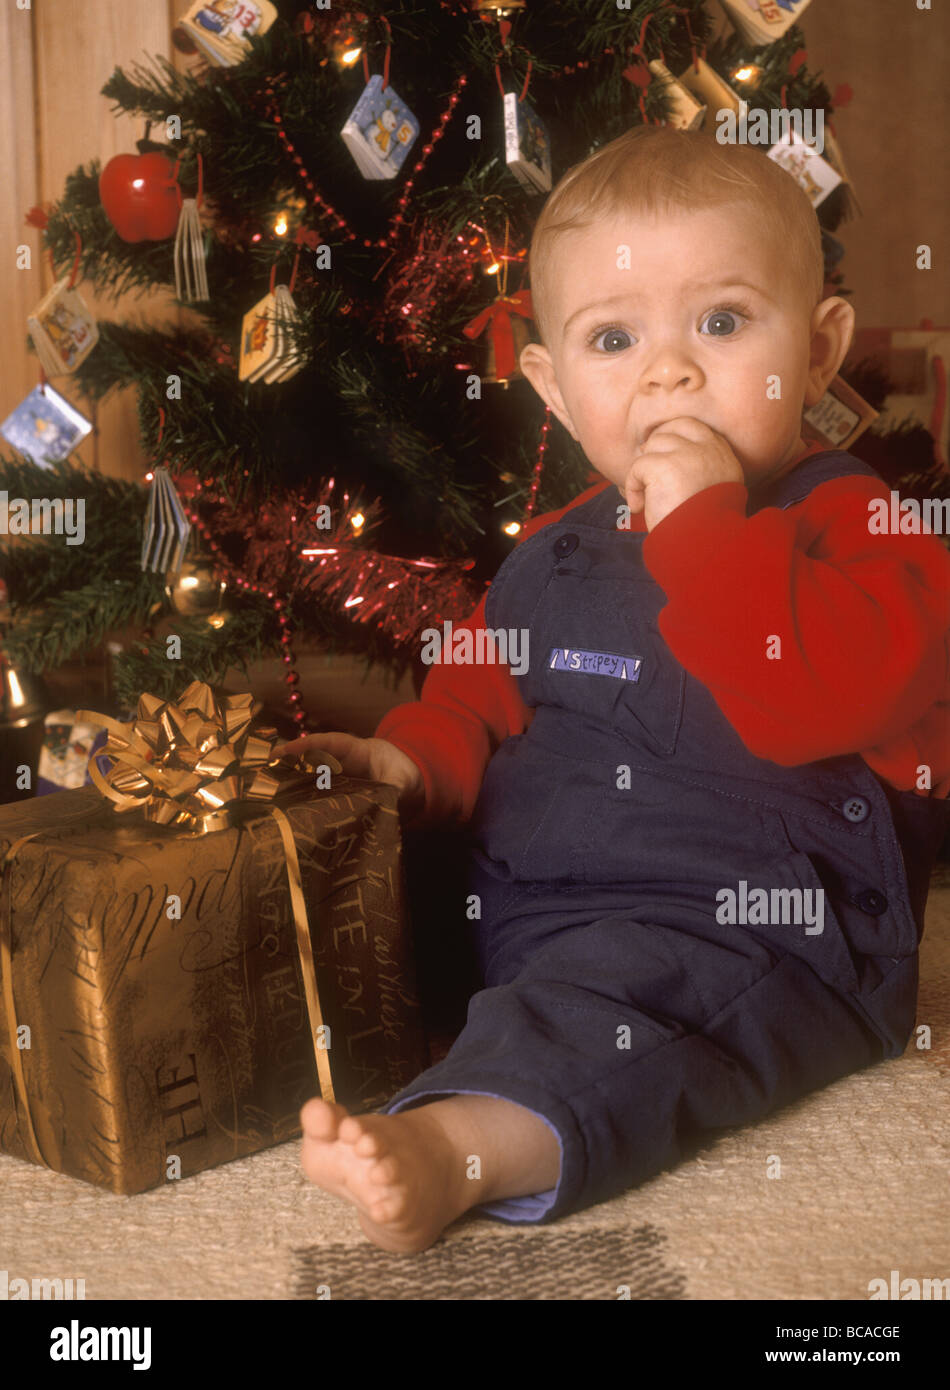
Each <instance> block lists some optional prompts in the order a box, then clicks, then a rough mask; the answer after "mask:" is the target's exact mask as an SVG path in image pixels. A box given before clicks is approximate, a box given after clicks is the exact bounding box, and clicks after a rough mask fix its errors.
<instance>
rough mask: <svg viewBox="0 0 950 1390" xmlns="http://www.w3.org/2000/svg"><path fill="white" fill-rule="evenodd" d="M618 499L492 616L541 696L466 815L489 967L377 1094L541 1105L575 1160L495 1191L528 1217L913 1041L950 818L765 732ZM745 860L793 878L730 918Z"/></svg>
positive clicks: (769, 878)
mask: <svg viewBox="0 0 950 1390" xmlns="http://www.w3.org/2000/svg"><path fill="white" fill-rule="evenodd" d="M849 474H870V475H871V476H875V475H874V473H873V470H872V469H870V468H869V467H867V466H866V465H865V464H863V463H862V462H861V461H860V460H858V459H856V458H854V457H852V456H851V455H849V454H846V453H841V452H829V453H824V454H816V455H812V456H811V457H810V458H807V459H806V460H805V461H804V462H803V463H802V464H800V465H799V466H798V468H796V469H794V470H793V471H792V472H791V473H790V474H788V475H786V476H785V477H784V478H781V479H778V480H777V481H776V482H775V483H774V484H772V485H771V487H768V486H766V488H765V489H763V490H762V491H761V492H760V493H759V494H758V495H756V494H752V495H750V502H749V513H750V514H751V513H752V512H753V511H756V510H758V509H759V508H760V507H762V506H777V507H788V506H791V505H792V504H793V503H795V502H797V501H800V500H801V499H803V498H804V497H806V496H807V495H808V493H809V492H811V491H812V489H813V488H814V487H816V486H817V485H818V484H819V483H822V482H825V481H827V480H829V479H831V478H836V477H841V476H845V475H849ZM622 501H623V498H622V495H621V493H620V492H619V490H618V489H617V488H615V487H608V488H606V489H605V490H604V491H603V492H602V493H600V494H599V495H597V496H596V497H594V498H593V499H591V500H590V501H588V502H586V503H584V504H583V505H582V506H580V507H577V508H575V509H573V510H571V511H570V512H568V513H567V514H566V515H565V516H564V517H562V518H561V520H560V522H558V523H556V524H553V525H551V526H547V527H544V528H542V530H541V531H540V532H538V533H537V534H535V535H534V536H532V537H531V538H529V539H528V540H527V541H525V542H523V544H522V545H520V546H519V547H518V548H517V549H516V550H514V551H513V552H512V554H511V555H510V556H509V557H508V558H507V560H506V561H505V562H504V564H503V565H502V566H501V569H500V570H499V572H498V574H497V576H496V578H495V580H494V582H493V584H492V586H491V589H490V591H489V595H488V601H487V606H486V618H487V623H486V626H488V627H490V628H493V629H496V630H497V629H502V628H504V629H508V628H526V629H528V630H529V632H530V641H529V656H530V662H529V668H528V670H527V672H526V673H525V674H524V675H522V676H519V677H517V679H518V681H519V684H520V690H521V695H522V698H523V699H524V701H525V703H526V704H527V705H528V706H529V707H534V709H535V714H534V719H533V721H532V723H531V724H530V726H529V728H528V730H527V732H526V733H524V734H520V735H518V736H516V737H512V738H508V739H506V740H505V741H504V743H502V744H501V746H500V747H499V748H498V750H497V751H496V753H495V754H494V756H493V757H492V759H491V761H490V763H489V765H488V768H487V770H486V774H485V778H484V781H483V784H482V788H481V793H480V795H479V798H478V801H477V804H476V806H475V809H474V813H473V817H472V820H471V822H470V826H469V831H468V833H469V837H470V842H471V850H470V873H469V877H468V882H467V883H466V884H465V885H464V893H465V894H466V895H467V894H471V893H477V894H478V895H479V897H480V901H481V919H480V920H479V921H477V922H474V923H472V924H471V926H472V928H473V930H474V931H475V933H476V951H477V955H478V960H479V964H480V967H481V970H482V974H483V978H484V982H485V988H484V989H483V990H481V991H480V992H479V993H477V994H475V995H474V996H473V997H472V999H471V1001H470V1004H469V1010H468V1019H467V1022H466V1025H465V1027H464V1029H463V1030H462V1032H461V1033H460V1035H459V1036H458V1038H457V1040H456V1042H455V1044H454V1046H453V1047H452V1049H451V1051H450V1052H449V1054H448V1055H447V1056H446V1057H445V1058H444V1060H443V1061H441V1062H440V1063H438V1064H437V1065H435V1066H433V1067H430V1068H429V1069H428V1070H427V1071H425V1072H424V1073H423V1074H422V1075H421V1076H420V1077H418V1078H417V1079H416V1080H415V1081H413V1082H412V1083H411V1084H410V1085H409V1086H407V1087H406V1088H404V1089H403V1090H402V1091H400V1092H399V1094H398V1095H397V1096H396V1097H394V1099H393V1100H392V1101H390V1103H389V1104H388V1105H387V1106H386V1107H385V1110H386V1111H389V1112H392V1111H396V1110H400V1109H403V1108H404V1107H406V1106H408V1105H411V1104H417V1103H418V1102H419V1101H420V1100H421V1099H422V1098H427V1099H434V1098H435V1097H436V1096H437V1095H444V1094H448V1093H464V1092H468V1093H474V1094H484V1095H494V1096H502V1097H505V1098H506V1099H508V1100H512V1101H515V1102H517V1103H518V1104H520V1105H523V1106H526V1107H527V1108H528V1109H529V1110H532V1111H533V1112H535V1114H537V1115H540V1116H541V1117H543V1118H544V1119H545V1120H546V1121H547V1122H548V1124H549V1125H551V1127H552V1128H553V1129H554V1131H555V1132H556V1134H557V1136H558V1139H559V1141H560V1148H561V1169H560V1177H559V1180H558V1184H557V1187H556V1188H555V1189H552V1190H551V1191H550V1192H547V1193H539V1194H537V1195H536V1196H531V1197H523V1198H514V1199H511V1200H509V1201H505V1202H498V1203H488V1204H485V1205H483V1206H482V1207H481V1208H480V1210H484V1211H487V1212H488V1213H490V1214H492V1215H495V1216H498V1217H501V1218H503V1219H505V1220H508V1221H535V1222H536V1221H541V1220H543V1221H549V1220H552V1219H554V1218H556V1217H558V1216H562V1215H564V1214H566V1213H568V1212H572V1211H577V1210H579V1209H581V1208H583V1207H587V1206H590V1205H592V1204H593V1203H595V1202H600V1201H603V1200H604V1199H606V1198H608V1197H611V1196H614V1195H616V1194H617V1193H619V1192H621V1191H623V1190H624V1189H626V1188H628V1187H630V1186H632V1185H634V1184H637V1183H639V1182H642V1181H644V1180H645V1179H647V1178H649V1177H651V1176H653V1175H655V1174H656V1173H658V1172H660V1171H662V1170H663V1169H665V1168H668V1167H669V1166H670V1165H672V1164H673V1163H675V1162H676V1161H677V1160H678V1159H680V1158H681V1157H684V1156H686V1155H687V1154H688V1153H690V1152H695V1150H696V1149H697V1148H698V1147H700V1146H701V1145H702V1144H703V1143H704V1142H707V1143H708V1142H709V1141H710V1140H711V1139H712V1138H713V1137H714V1134H713V1133H712V1132H713V1131H715V1130H716V1129H718V1128H721V1127H726V1126H735V1125H744V1124H748V1123H750V1122H752V1121H755V1120H757V1119H759V1118H760V1117H762V1116H764V1115H766V1114H767V1113H769V1112H770V1111H772V1110H774V1109H775V1108H776V1107H778V1106H781V1105H785V1104H787V1103H789V1102H791V1101H793V1100H795V1099H796V1098H798V1097H800V1096H802V1095H804V1094H806V1093H808V1092H809V1091H812V1090H814V1089H816V1088H818V1087H821V1086H824V1085H827V1084H828V1083H830V1082H831V1081H834V1080H836V1079H837V1078H839V1077H842V1076H845V1075H847V1074H848V1073H850V1072H853V1071H856V1070H858V1069H859V1068H862V1067H865V1066H868V1065H869V1064H871V1063H874V1062H877V1061H880V1060H881V1059H882V1058H887V1057H896V1056H899V1055H900V1054H901V1052H902V1051H903V1050H904V1048H905V1046H906V1044H907V1041H908V1039H909V1037H910V1034H911V1031H912V1029H913V1025H914V1021H915V1009H916V1001H917V947H918V941H919V937H920V935H921V932H922V929H923V909H924V904H925V901H926V894H927V887H928V880H929V874H930V870H931V867H932V864H933V861H934V857H935V855H936V851H937V848H938V847H939V844H940V842H941V840H942V838H943V835H944V833H945V831H946V827H947V810H948V804H950V803H948V802H947V801H946V800H941V801H937V800H935V799H933V798H926V797H921V796H917V795H915V794H914V793H913V792H897V791H894V790H893V789H892V788H889V787H887V786H886V785H885V784H884V783H883V781H881V780H879V779H878V778H877V776H876V775H875V774H874V773H873V772H872V771H871V770H870V769H869V768H868V766H867V764H866V763H865V762H864V761H863V759H862V758H860V757H859V756H857V755H856V754H854V755H848V756H842V757H836V758H829V759H822V760H821V761H817V762H813V763H808V764H804V765H802V766H798V767H782V766H780V765H779V764H777V763H774V762H771V761H769V760H768V759H764V758H757V757H754V756H753V755H752V754H751V753H750V752H749V751H748V749H747V748H746V747H745V745H744V744H743V743H742V740H741V739H740V738H739V735H738V734H737V733H736V731H735V730H734V729H733V728H732V726H731V724H730V723H729V722H728V720H727V719H726V717H725V715H724V714H723V713H722V712H721V711H720V709H719V707H718V706H717V705H716V703H715V701H714V700H713V698H712V695H711V694H710V693H709V691H708V690H707V689H706V687H705V686H703V685H702V684H701V683H700V682H699V681H697V680H695V679H694V678H693V677H692V676H690V675H689V674H688V673H687V672H686V671H685V669H684V668H683V667H682V666H681V665H680V664H679V662H678V661H677V660H676V659H675V657H674V656H673V655H672V653H671V652H670V650H669V648H668V647H667V646H666V643H665V642H664V640H663V638H662V636H661V635H660V632H659V629H658V627H657V616H658V614H659V612H660V609H661V608H662V607H663V606H664V603H665V601H666V600H665V596H664V594H663V591H662V589H660V587H659V586H658V585H657V584H656V583H655V582H654V581H653V579H652V578H651V576H650V574H649V572H648V570H647V569H646V567H645V566H644V563H643V559H642V548H643V540H644V538H645V536H644V534H637V533H633V532H631V531H625V530H618V528H617V508H618V505H619V504H620V503H621V502H622ZM763 640H764V639H763ZM584 654H586V656H585V655H584ZM597 654H607V656H608V658H616V660H613V661H611V660H608V661H606V662H604V661H603V659H602V655H601V656H600V657H598V655H597ZM585 667H586V669H584V668H585ZM608 671H609V672H612V674H605V673H604V672H608ZM859 695H860V692H856V698H859ZM742 883H745V885H746V888H745V890H744V892H745V894H746V901H747V902H748V899H749V897H750V895H752V894H753V890H755V889H757V888H758V889H764V890H766V893H767V894H769V897H768V902H769V904H770V906H771V904H772V903H773V898H772V896H771V895H772V893H773V890H801V891H799V892H798V893H797V894H795V893H794V892H791V893H788V892H786V893H785V894H782V893H781V892H780V891H779V893H778V896H777V898H776V899H775V902H776V907H775V908H774V910H772V911H770V913H769V916H768V920H767V921H766V922H764V923H760V922H759V920H758V918H759V917H761V915H762V914H761V912H758V913H756V912H755V911H749V910H748V908H746V909H745V917H747V918H748V921H745V920H740V921H736V920H735V918H736V915H737V914H738V913H739V912H740V911H741V910H742V909H740V908H739V906H738V904H739V902H740V895H741V894H742V892H743V889H742V888H741V885H742ZM720 890H731V891H732V892H733V893H734V894H735V899H734V901H735V903H736V904H737V906H736V913H735V914H733V918H732V920H731V921H729V920H728V913H725V917H726V920H722V919H723V917H724V909H723V908H722V903H723V902H724V901H726V899H724V898H723V897H721V896H720ZM808 890H810V892H809V891H808ZM818 890H821V891H822V892H823V893H824V899H823V914H822V916H821V917H820V918H819V917H818V916H817V914H816V912H815V905H816V904H817V903H818V902H819V901H820V900H819V898H818V897H816V893H817V891H818ZM759 896H760V897H761V895H759ZM796 902H797V903H799V904H800V905H802V911H805V910H806V908H805V905H807V904H809V903H810V904H811V906H812V916H811V918H810V921H811V925H810V926H809V925H808V922H806V921H805V920H804V918H803V916H802V912H799V913H797V914H796V911H795V909H794V906H793V905H794V904H795V903H796ZM779 903H782V904H783V906H782V907H781V910H779V908H778V904H779ZM463 904H464V897H463V898H462V901H461V902H460V903H459V905H458V915H456V911H455V910H454V908H455V905H453V904H446V908H447V911H446V930H455V929H456V928H455V927H454V926H453V925H452V923H453V922H457V921H458V920H459V918H460V916H461V915H462V911H463ZM785 904H787V906H785ZM796 915H797V916H798V920H797V921H796V920H795V918H796ZM753 919H755V920H753Z"/></svg>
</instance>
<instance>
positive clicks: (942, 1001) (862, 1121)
mask: <svg viewBox="0 0 950 1390" xmlns="http://www.w3.org/2000/svg"><path fill="white" fill-rule="evenodd" d="M918 1020H919V1022H920V1023H926V1024H929V1025H930V1027H931V1029H932V1033H933V1046H932V1049H931V1050H930V1051H918V1050H916V1048H915V1047H914V1045H913V1043H912V1044H911V1047H909V1048H908V1050H907V1053H906V1054H905V1056H904V1057H902V1058H901V1059H899V1060H897V1061H891V1062H885V1063H882V1064H881V1065H879V1066H877V1067H873V1068H871V1069H869V1070H867V1071H865V1072H862V1073H859V1074H858V1075H856V1076H853V1077H848V1078H846V1079H845V1080H844V1081H840V1082H837V1083H836V1084H835V1085H833V1086H830V1087H829V1088H827V1089H826V1090H825V1091H823V1092H820V1093H819V1094H817V1095H814V1096H811V1097H809V1098H808V1099H806V1100H804V1101H800V1102H798V1103H796V1104H795V1105H793V1106H790V1107H789V1108H788V1109H787V1110H785V1111H783V1112H781V1113H780V1114H778V1115H776V1116H775V1117H773V1118H772V1119H770V1120H768V1121H765V1122H763V1123H761V1124H758V1125H755V1126H753V1127H750V1128H748V1129H743V1130H737V1131H733V1132H731V1133H729V1134H728V1135H727V1136H725V1137H723V1138H721V1139H720V1140H719V1141H718V1142H716V1143H715V1144H713V1145H711V1146H710V1147H709V1148H708V1149H706V1150H704V1152H703V1153H702V1155H701V1156H700V1157H697V1158H695V1159H692V1160H690V1161H688V1162H686V1163H683V1164H682V1165H681V1166H680V1167H678V1168H677V1169H675V1170H674V1171H672V1172H669V1173H665V1174H663V1175H662V1176H660V1177H658V1178H656V1179H654V1180H652V1181H651V1182H649V1183H647V1184H645V1185H644V1186H643V1187H641V1188H639V1189H637V1190H635V1191H631V1192H629V1193H626V1194H625V1195H624V1196H622V1197H620V1198H617V1199H616V1200H614V1201H612V1202H608V1203H605V1204H603V1205H601V1206H599V1207H595V1208H593V1209H591V1210H589V1211H586V1212H583V1213H581V1214H580V1215H579V1216H575V1217H569V1218H567V1219H565V1220H563V1221H561V1222H559V1223H557V1224H556V1225H554V1226H550V1227H534V1228H532V1227H524V1226H522V1227H512V1226H507V1225H504V1224H503V1223H501V1222H497V1221H494V1220H492V1219H490V1218H488V1217H482V1216H469V1217H468V1218H466V1219H465V1220H464V1221H462V1222H460V1223H459V1224H458V1226H456V1227H455V1228H453V1229H452V1231H451V1232H450V1233H449V1234H448V1235H447V1236H446V1237H445V1238H444V1239H443V1240H442V1241H440V1242H439V1244H438V1245H436V1246H435V1247H434V1248H433V1249H431V1250H429V1251H427V1252H426V1253H425V1254H423V1255H415V1256H396V1255H388V1254H385V1253H383V1252H382V1251H379V1250H377V1249H375V1247H373V1246H370V1245H369V1244H367V1242H366V1241H365V1240H364V1239H363V1236H362V1234H361V1232H360V1230H359V1227H358V1226H357V1224H356V1220H355V1218H354V1216H353V1214H352V1213H351V1210H350V1209H349V1207H347V1206H346V1205H345V1204H344V1203H342V1202H339V1201H337V1200H336V1199H335V1198H332V1197H329V1196H327V1195H325V1194H324V1193H322V1192H320V1191H319V1190H317V1189H315V1188H314V1187H312V1186H311V1185H310V1184H309V1183H308V1182H307V1181H306V1180H305V1179H304V1178H303V1176H302V1174H301V1173H300V1171H299V1168H298V1165H297V1150H298V1145H297V1144H296V1143H292V1144H286V1145H283V1146H282V1147H281V1148H278V1149H271V1150H270V1151H268V1152H266V1153H262V1154H258V1155H256V1156H255V1157H253V1158H249V1159H245V1160H243V1161H241V1162H238V1163H231V1164H228V1165H226V1166H225V1167H223V1168H219V1169H216V1170H214V1171H212V1172H208V1173H202V1174H200V1175H199V1176H197V1177H194V1178H190V1179H187V1180H185V1181H183V1182H181V1183H180V1184H176V1183H171V1184H169V1185H168V1186H167V1187H166V1188H163V1189H159V1190H156V1191H155V1192H149V1193H145V1194H143V1195H141V1196H137V1197H116V1196H113V1195H112V1194H110V1193H106V1192H102V1191H100V1190H98V1189H96V1188H94V1187H90V1186H87V1185H85V1184H83V1183H80V1182H76V1181H74V1180H73V1179H71V1178H66V1177H62V1176H60V1175H59V1174H54V1173H48V1172H46V1171H44V1170H41V1169H38V1168H34V1167H32V1166H30V1165H29V1164H26V1163H22V1162H19V1161H18V1160H16V1159H12V1158H8V1157H0V1279H2V1271H3V1270H6V1272H7V1274H8V1276H9V1278H11V1279H12V1278H14V1277H19V1278H32V1277H41V1278H60V1279H70V1278H71V1279H74V1280H75V1279H84V1280H85V1290H86V1297H87V1299H108V1298H132V1299H138V1298H155V1299H208V1298H224V1299H259V1298H268V1299H309V1298H314V1297H317V1296H323V1297H326V1296H328V1295H329V1297H330V1298H333V1299H447V1300H458V1299H555V1298H559V1299H571V1300H574V1299H582V1300H596V1299H616V1298H618V1297H622V1296H625V1294H624V1290H625V1289H628V1290H629V1296H630V1297H632V1298H646V1299H753V1298H763V1299H799V1298H802V1299H866V1298H867V1297H868V1285H869V1281H870V1280H872V1279H875V1278H883V1279H885V1280H889V1279H890V1271H891V1270H898V1271H899V1272H900V1278H902V1279H906V1278H915V1279H918V1280H921V1279H925V1278H926V1279H931V1278H940V1277H946V1276H947V1275H948V1274H950V1184H948V1179H947V1174H948V1171H950V1126H948V1119H950V869H948V867H946V866H944V867H943V868H942V869H941V870H940V872H939V874H938V875H937V876H936V877H935V881H934V888H933V890H932V892H931V897H930V904H929V908H928V925H927V933H926V936H925V939H924V944H923V947H922V952H921V989H920V1004H919V1008H918ZM773 1156H777V1157H778V1159H779V1160H780V1161H781V1177H779V1178H769V1177H767V1176H766V1173H767V1166H768V1164H769V1163H770V1162H774V1159H773ZM319 1290H323V1292H322V1294H319V1293H318V1291H319Z"/></svg>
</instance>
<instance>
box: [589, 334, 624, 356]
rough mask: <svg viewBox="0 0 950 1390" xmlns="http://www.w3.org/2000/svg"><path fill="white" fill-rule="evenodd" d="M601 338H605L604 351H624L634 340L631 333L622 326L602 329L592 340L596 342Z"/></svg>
mask: <svg viewBox="0 0 950 1390" xmlns="http://www.w3.org/2000/svg"><path fill="white" fill-rule="evenodd" d="M601 338H602V339H603V340H604V351H605V352H609V353H615V352H623V350H624V348H626V347H629V346H630V344H631V342H632V341H633V339H632V338H631V337H630V334H629V333H627V332H625V331H624V329H622V328H606V329H602V330H600V331H599V332H598V333H595V334H594V336H593V338H592V339H591V342H592V343H596V342H598V341H599V340H600V339H601ZM611 344H613V346H611Z"/></svg>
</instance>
